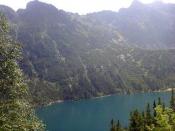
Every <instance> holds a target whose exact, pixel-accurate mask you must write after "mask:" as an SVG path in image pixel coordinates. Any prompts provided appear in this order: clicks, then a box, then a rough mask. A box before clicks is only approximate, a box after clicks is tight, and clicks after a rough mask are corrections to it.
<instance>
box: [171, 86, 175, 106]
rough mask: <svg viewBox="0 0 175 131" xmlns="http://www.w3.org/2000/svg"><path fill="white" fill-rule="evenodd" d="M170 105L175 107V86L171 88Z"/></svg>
mask: <svg viewBox="0 0 175 131" xmlns="http://www.w3.org/2000/svg"><path fill="white" fill-rule="evenodd" d="M170 107H171V108H172V109H174V108H175V103H174V90H173V88H172V89H171V100H170Z"/></svg>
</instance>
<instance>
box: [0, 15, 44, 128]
mask: <svg viewBox="0 0 175 131" xmlns="http://www.w3.org/2000/svg"><path fill="white" fill-rule="evenodd" d="M20 56H21V53H20V46H19V44H17V43H16V42H14V41H13V40H12V39H11V38H10V37H9V36H8V24H7V21H6V18H5V17H4V16H3V15H2V14H0V130H1V131H43V130H44V126H43V124H42V122H41V121H40V120H39V119H38V118H37V117H36V116H35V114H34V110H33V109H32V107H31V105H30V104H29V101H28V100H29V95H28V88H27V85H26V84H25V82H24V80H23V75H22V72H21V70H20V68H19V66H18V64H17V61H18V60H19V58H20Z"/></svg>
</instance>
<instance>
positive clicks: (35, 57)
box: [0, 1, 175, 105]
mask: <svg viewBox="0 0 175 131" xmlns="http://www.w3.org/2000/svg"><path fill="white" fill-rule="evenodd" d="M144 6H145V8H142V9H141V11H140V9H138V7H137V6H134V7H132V9H131V8H130V7H129V8H128V9H121V10H120V11H119V12H118V13H116V12H112V13H111V12H110V11H107V12H106V11H104V12H99V13H93V14H88V15H82V16H81V15H78V14H74V13H68V12H65V11H62V10H58V9H56V8H55V7H53V6H52V5H50V4H45V3H42V2H39V1H34V2H30V3H29V4H28V6H27V8H26V9H20V10H18V11H17V12H16V13H15V14H13V13H12V14H13V15H12V16H11V15H9V14H8V13H9V12H12V11H9V8H6V9H4V7H3V8H2V6H0V11H1V12H4V13H5V15H6V16H7V17H8V19H9V25H10V27H11V31H10V34H11V36H12V37H14V38H15V39H16V40H17V41H19V42H20V43H22V47H23V50H22V52H23V57H24V58H23V60H22V61H21V62H19V64H20V66H21V69H22V70H23V71H24V74H25V75H26V76H27V78H28V80H27V81H28V84H29V86H30V91H31V94H32V96H33V103H35V104H38V105H39V104H47V103H49V102H52V101H56V100H72V99H73V100H77V99H86V98H91V97H97V96H102V95H108V94H114V93H133V92H147V91H156V90H159V89H162V88H164V89H165V88H170V87H172V86H174V85H175V83H174V80H175V74H174V72H175V69H174V65H175V62H174V59H175V49H173V48H174V47H175V44H174V37H173V32H174V31H173V29H174V28H171V27H174V21H173V18H174V16H175V15H174V14H172V10H173V8H174V5H172V6H171V7H172V8H168V10H167V8H166V9H164V10H163V11H162V10H159V8H158V9H157V7H156V9H155V6H154V7H150V5H144ZM148 6H149V7H148ZM166 6H167V5H166ZM168 6H170V5H168ZM150 8H151V9H152V10H150ZM148 9H149V10H148ZM161 9H162V7H161ZM174 9H175V8H174ZM4 10H5V11H4ZM130 10H132V11H130ZM137 10H139V11H140V12H137ZM162 12H163V13H162ZM166 13H168V15H167V14H166ZM143 14H144V15H143ZM157 15H160V16H161V17H160V16H159V17H160V18H158V17H157ZM155 16H156V17H155ZM11 17H12V18H13V20H12V19H11ZM157 20H158V21H159V22H157ZM165 23H168V24H165ZM158 27H161V28H160V29H159V28H158ZM150 32H151V33H150ZM164 35H165V36H164ZM171 48H172V49H171Z"/></svg>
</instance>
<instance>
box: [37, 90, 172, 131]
mask: <svg viewBox="0 0 175 131" xmlns="http://www.w3.org/2000/svg"><path fill="white" fill-rule="evenodd" d="M158 97H161V99H162V100H163V101H164V102H165V103H166V105H168V104H169V100H170V93H169V92H163V93H141V94H132V95H113V96H108V97H103V98H97V99H90V100H80V101H67V102H63V103H59V104H53V105H51V106H48V107H42V108H39V109H38V110H37V114H38V116H39V118H40V119H42V120H43V122H44V123H45V124H46V125H47V130H49V131H109V129H110V121H111V119H112V118H114V119H115V120H118V119H119V120H120V122H121V124H122V125H123V126H127V124H128V117H129V114H130V111H132V110H134V109H136V108H137V109H139V110H140V111H142V110H143V109H144V108H145V106H146V104H147V103H148V102H149V103H151V104H152V103H153V101H154V100H157V99H158Z"/></svg>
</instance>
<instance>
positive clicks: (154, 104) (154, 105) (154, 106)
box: [153, 100, 156, 117]
mask: <svg viewBox="0 0 175 131" xmlns="http://www.w3.org/2000/svg"><path fill="white" fill-rule="evenodd" d="M155 108H156V101H155V100H154V103H153V111H154V113H153V115H154V117H156V110H155Z"/></svg>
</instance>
